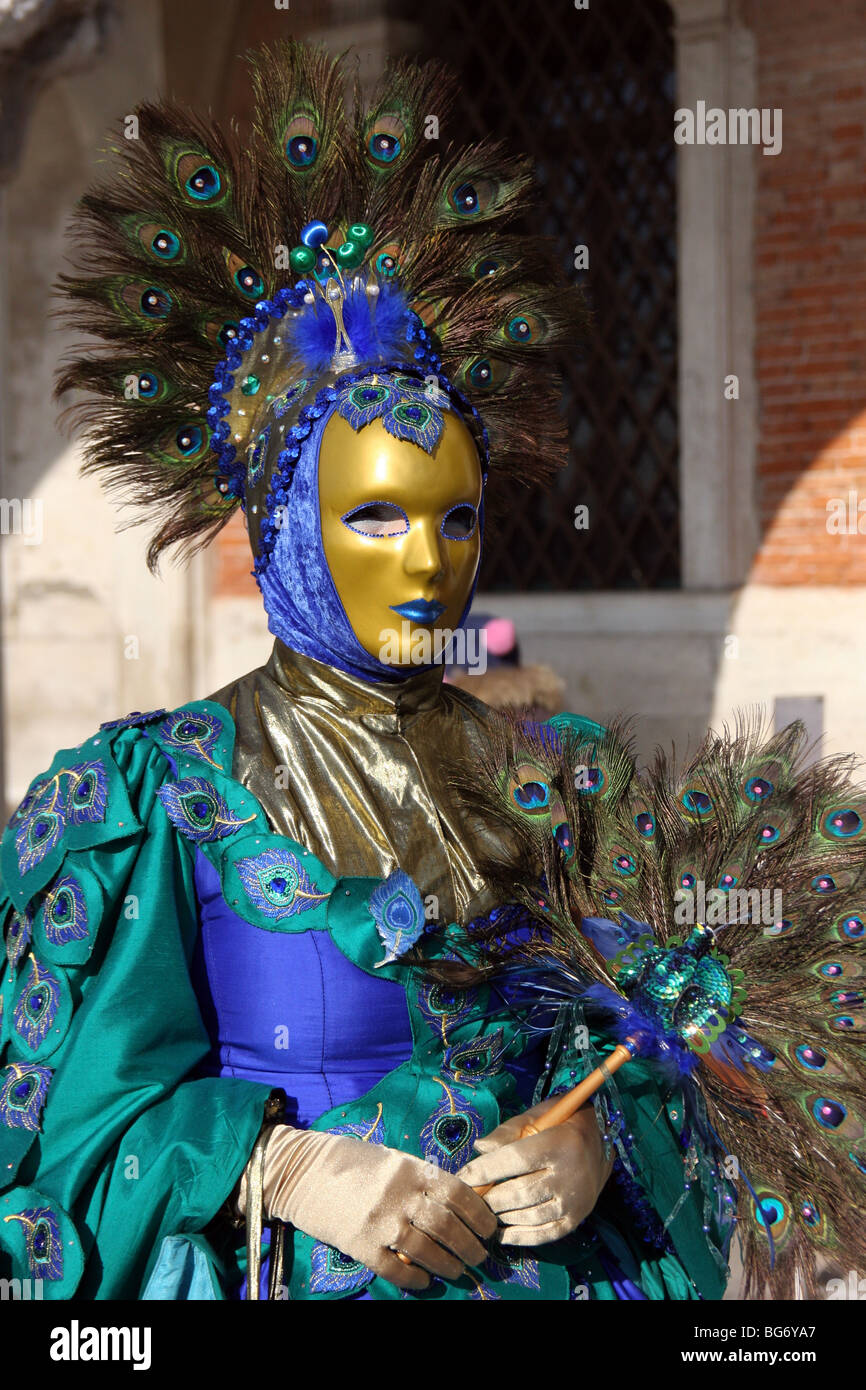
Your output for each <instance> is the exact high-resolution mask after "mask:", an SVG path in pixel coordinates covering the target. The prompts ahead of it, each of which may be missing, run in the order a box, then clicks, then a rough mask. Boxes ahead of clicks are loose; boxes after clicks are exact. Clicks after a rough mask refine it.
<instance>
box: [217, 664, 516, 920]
mask: <svg viewBox="0 0 866 1390" xmlns="http://www.w3.org/2000/svg"><path fill="white" fill-rule="evenodd" d="M442 676H443V669H442V667H441V666H440V667H435V668H434V669H433V670H430V671H421V672H418V673H417V674H416V675H413V676H410V677H409V678H408V679H407V680H403V681H398V682H393V683H391V682H388V683H381V684H371V683H369V682H367V681H364V680H362V679H360V678H358V677H355V676H349V675H346V674H345V673H344V672H342V671H338V670H336V669H334V668H333V667H331V666H326V665H323V664H322V663H321V662H318V661H313V660H311V659H310V658H309V657H305V656H301V655H299V654H298V653H297V652H294V651H291V650H290V649H289V648H288V647H286V646H285V644H284V643H282V642H281V641H279V640H277V641H276V642H275V643H274V649H273V651H272V653H271V657H270V660H269V661H268V662H267V663H266V664H265V665H264V666H261V667H259V668H258V669H257V670H255V671H251V672H250V673H249V674H248V675H246V676H241V678H240V679H239V680H236V681H233V682H232V683H231V684H230V685H227V686H225V687H224V688H223V689H222V690H219V691H217V693H216V694H214V695H210V696H209V697H208V698H209V699H211V700H214V701H215V702H216V703H217V704H221V705H223V706H224V707H225V708H226V709H227V710H228V711H229V713H230V714H231V716H232V718H233V720H234V722H235V726H236V729H237V739H236V743H235V752H234V761H233V766H232V774H233V776H234V777H236V778H237V780H238V781H239V782H242V783H243V785H244V786H246V787H249V789H250V791H251V792H252V793H253V795H254V796H255V797H256V798H257V799H258V800H259V802H260V803H261V805H262V807H263V808H264V810H265V813H266V814H267V816H268V819H269V820H270V823H271V828H272V829H273V830H275V831H276V832H278V833H279V834H283V835H288V836H289V837H290V838H291V839H293V840H297V841H298V842H299V843H300V844H303V845H305V846H306V847H307V849H309V850H312V852H313V853H314V854H316V855H318V857H319V858H320V859H321V860H322V862H323V863H324V864H325V865H326V866H327V868H328V869H329V870H330V871H331V873H333V874H335V875H336V876H338V877H339V876H341V875H365V876H366V875H369V876H376V877H386V876H387V875H388V874H389V873H391V872H392V870H393V869H396V868H401V869H403V870H404V871H405V872H406V873H407V874H409V875H410V877H411V878H413V879H414V881H415V883H416V885H417V887H418V888H419V890H420V892H421V894H422V896H424V897H426V896H427V895H428V894H435V895H436V897H437V898H438V900H439V914H438V915H439V920H440V921H459V922H465V921H468V920H470V919H471V918H472V917H475V916H478V915H480V914H481V913H484V912H487V911H489V910H490V908H491V907H493V906H495V905H496V904H495V900H494V898H493V897H492V894H491V892H490V890H489V888H488V887H487V885H486V884H485V882H484V879H483V877H482V875H481V873H480V871H479V868H478V864H479V861H480V860H481V859H482V857H483V855H484V852H485V850H486V851H487V852H489V850H490V848H491V847H492V840H491V836H492V834H493V832H492V830H491V829H490V828H489V827H486V826H485V825H484V824H483V823H482V822H481V821H480V819H479V818H478V817H473V816H472V815H471V814H469V813H467V811H466V808H465V807H463V806H461V804H460V803H459V801H458V797H457V794H456V792H455V791H454V790H453V789H452V787H451V785H450V780H449V779H450V777H451V774H452V773H453V770H454V766H455V762H456V760H457V759H458V758H466V757H467V756H469V757H471V756H472V755H473V754H480V752H481V750H482V748H483V746H484V743H485V741H486V739H485V725H486V723H487V721H488V719H490V718H492V717H493V716H492V711H490V710H489V709H488V708H487V706H486V705H482V704H481V703H480V702H479V701H478V700H475V699H474V698H473V697H472V696H471V695H468V694H466V693H465V692H464V691H462V690H457V689H455V688H454V687H452V686H450V685H445V684H443V680H442ZM496 833H497V836H498V838H499V839H500V840H501V834H502V832H501V829H500V830H498V831H497V832H496Z"/></svg>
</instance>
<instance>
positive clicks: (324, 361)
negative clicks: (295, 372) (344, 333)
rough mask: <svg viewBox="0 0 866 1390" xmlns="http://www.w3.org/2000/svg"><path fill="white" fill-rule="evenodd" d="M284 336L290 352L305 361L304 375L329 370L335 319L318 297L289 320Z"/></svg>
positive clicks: (335, 331)
mask: <svg viewBox="0 0 866 1390" xmlns="http://www.w3.org/2000/svg"><path fill="white" fill-rule="evenodd" d="M283 339H284V341H285V344H286V347H287V348H288V350H289V352H290V353H291V355H292V356H294V357H297V358H298V359H299V361H300V362H301V363H302V365H303V373H302V374H303V375H304V376H307V377H311V376H319V375H320V374H321V373H322V372H326V371H327V370H328V368H329V367H330V365H331V361H332V359H333V356H334V345H335V343H336V339H337V322H336V319H335V318H334V315H333V313H332V312H331V310H330V309H329V308H328V306H327V304H325V302H324V301H323V300H322V299H320V298H319V297H318V296H317V297H316V301H315V303H314V304H309V305H304V308H303V310H302V311H301V313H300V314H298V316H297V318H294V319H289V321H288V322H287V323H286V326H285V328H284V329H283Z"/></svg>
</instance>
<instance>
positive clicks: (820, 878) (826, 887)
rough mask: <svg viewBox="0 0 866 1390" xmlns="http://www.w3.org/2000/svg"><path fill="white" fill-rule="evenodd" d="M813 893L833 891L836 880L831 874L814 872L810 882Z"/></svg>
mask: <svg viewBox="0 0 866 1390" xmlns="http://www.w3.org/2000/svg"><path fill="white" fill-rule="evenodd" d="M811 888H812V892H813V893H835V892H836V880H835V879H834V878H833V877H832V875H831V874H816V876H815V877H814V878H813V879H812V884H811Z"/></svg>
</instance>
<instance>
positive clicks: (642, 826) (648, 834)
mask: <svg viewBox="0 0 866 1390" xmlns="http://www.w3.org/2000/svg"><path fill="white" fill-rule="evenodd" d="M634 823H635V826H636V827H637V832H638V834H639V835H643V837H644V839H645V840H650V839H652V837H653V835H654V834H655V833H656V823H655V821H654V820H653V818H652V816H651V815H650V813H649V811H641V812H640V813H639V814H638V815H636V816H635V818H634Z"/></svg>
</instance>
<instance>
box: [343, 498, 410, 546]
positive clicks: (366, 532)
mask: <svg viewBox="0 0 866 1390" xmlns="http://www.w3.org/2000/svg"><path fill="white" fill-rule="evenodd" d="M340 520H341V521H342V523H343V525H344V526H347V527H348V528H349V530H350V531H355V532H357V534H358V535H359V536H364V537H366V538H367V539H370V538H372V539H374V540H384V539H387V538H390V537H392V536H405V534H406V532H407V531H408V530H409V518H408V516H407V515H406V513H405V512H404V511H403V508H402V507H398V506H397V505H396V504H395V503H394V502H362V503H361V505H360V506H359V507H353V508H352V509H351V511H348V512H346V513H345V514H344V515H343V516H341V517H340Z"/></svg>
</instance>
